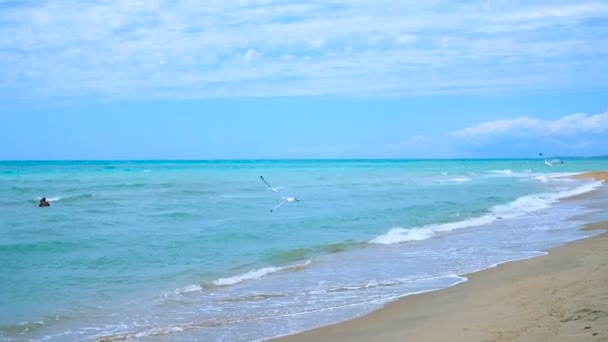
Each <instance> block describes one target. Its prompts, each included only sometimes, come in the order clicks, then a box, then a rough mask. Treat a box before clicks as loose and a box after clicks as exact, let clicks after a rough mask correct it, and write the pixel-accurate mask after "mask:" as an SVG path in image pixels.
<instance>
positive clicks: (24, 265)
mask: <svg viewBox="0 0 608 342" xmlns="http://www.w3.org/2000/svg"><path fill="white" fill-rule="evenodd" d="M592 170H608V158H566V159H564V163H563V164H558V163H556V164H554V165H553V166H548V165H546V164H545V163H544V162H543V160H538V159H500V160H293V161H291V160H285V161H274V160H269V161H265V160H260V161H257V160H256V161H52V162H44V161H40V162H16V161H15V162H0V267H1V272H0V340H3V341H96V340H103V341H116V340H145V341H259V340H264V339H268V338H271V337H276V336H281V335H285V334H289V333H293V332H297V331H303V330H307V329H312V328H314V327H318V326H322V325H327V324H331V323H335V322H338V321H342V320H345V319H349V318H353V317H356V316H359V315H362V314H365V313H367V312H369V311H372V310H375V309H378V308H380V307H381V306H382V305H383V304H384V303H386V302H388V301H391V300H395V299H397V298H399V297H402V296H405V295H408V294H412V293H418V292H424V291H429V290H433V289H440V288H445V287H448V286H452V285H454V284H457V283H459V282H462V281H466V279H465V278H463V277H462V276H461V275H463V274H466V273H469V272H472V271H476V270H480V269H485V268H488V267H492V266H494V265H497V264H499V263H503V262H506V261H509V260H517V259H523V258H530V257H534V256H538V255H541V254H543V252H542V251H543V250H546V249H547V248H550V247H554V246H559V245H562V244H564V243H566V242H568V241H572V240H575V239H580V238H583V237H586V236H589V235H590V234H593V233H591V232H585V231H582V230H581V229H580V228H581V227H582V225H584V224H585V223H587V222H590V221H594V220H604V219H607V218H608V217H606V213H605V210H600V207H601V206H598V205H597V201H598V199H597V198H599V200H603V199H605V198H606V197H605V196H595V195H594V194H605V193H606V191H607V189H606V187H605V185H603V183H601V182H597V181H592V180H588V179H587V180H575V179H572V178H569V177H563V176H568V175H572V174H575V173H579V172H584V171H592ZM260 176H264V178H265V179H266V180H267V181H268V182H269V183H270V184H271V185H272V186H277V187H278V186H283V187H284V188H283V189H281V190H279V191H278V192H276V193H275V192H273V191H270V190H268V189H267V187H266V185H265V184H264V183H263V182H262V181H261V179H260ZM579 194H586V195H585V196H576V195H579ZM283 196H294V197H296V198H298V199H299V202H287V203H284V204H283V205H281V206H280V207H278V208H277V210H276V211H274V212H271V211H270V209H272V208H273V207H274V206H275V205H276V204H277V203H279V201H280V200H281V198H282V197H283ZM573 196H575V197H574V199H569V200H564V199H567V198H570V197H573ZM594 196H595V197H597V198H596V199H593V197H594ZM41 197H46V198H47V199H49V200H50V201H51V207H47V208H39V207H38V206H37V203H38V200H39V198H41ZM594 201H596V202H594ZM603 207H604V208H605V205H604V206H603Z"/></svg>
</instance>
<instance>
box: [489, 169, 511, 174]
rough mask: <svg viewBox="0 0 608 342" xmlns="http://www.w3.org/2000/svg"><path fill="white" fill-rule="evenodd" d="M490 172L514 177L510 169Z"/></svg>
mask: <svg viewBox="0 0 608 342" xmlns="http://www.w3.org/2000/svg"><path fill="white" fill-rule="evenodd" d="M490 172H492V173H498V174H500V175H512V174H513V170H509V169H506V170H492V171H490Z"/></svg>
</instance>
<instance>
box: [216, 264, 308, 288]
mask: <svg viewBox="0 0 608 342" xmlns="http://www.w3.org/2000/svg"><path fill="white" fill-rule="evenodd" d="M311 262H312V261H311V260H306V261H304V262H302V263H298V264H293V265H288V266H282V267H264V268H260V269H257V270H253V271H249V272H246V273H243V274H240V275H236V276H233V277H228V278H220V279H216V280H214V281H212V282H210V284H211V285H215V286H229V285H234V284H238V283H241V282H244V281H248V280H255V279H260V278H262V277H264V276H267V275H269V274H273V273H277V272H281V271H289V270H296V269H299V268H302V267H306V266H308V265H310V264H311Z"/></svg>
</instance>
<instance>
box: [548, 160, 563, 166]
mask: <svg viewBox="0 0 608 342" xmlns="http://www.w3.org/2000/svg"><path fill="white" fill-rule="evenodd" d="M555 163H559V164H563V163H564V162H563V161H562V160H559V159H551V160H547V159H545V164H546V165H547V166H553V164H555Z"/></svg>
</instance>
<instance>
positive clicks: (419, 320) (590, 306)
mask: <svg viewBox="0 0 608 342" xmlns="http://www.w3.org/2000/svg"><path fill="white" fill-rule="evenodd" d="M576 177H591V178H595V179H598V180H600V179H601V180H608V172H593V173H587V174H582V175H577V176H576ZM586 229H602V230H606V229H608V222H600V223H596V224H592V225H589V226H587V227H586ZM466 277H467V278H468V279H469V281H467V282H465V283H461V284H459V285H457V286H454V287H451V288H448V289H445V290H440V291H434V292H427V293H423V294H419V295H413V296H408V297H405V298H402V299H400V300H398V301H396V302H393V303H389V304H387V305H386V306H385V307H384V308H383V309H381V310H378V311H375V312H372V313H370V314H368V315H366V316H363V317H360V318H356V319H353V320H350V321H346V322H343V323H339V324H335V325H331V326H327V327H323V328H319V329H316V330H311V331H308V332H304V333H300V334H296V335H291V336H286V337H283V338H279V339H278V341H281V342H299V341H315V342H325V341H332V342H333V341H399V342H401V341H416V342H417V341H420V342H426V341H451V342H459V341H470V342H477V341H480V342H489V341H521V342H524V341H526V342H527V341H530V342H531V341H534V342H536V341H554V342H561V341H582V342H586V341H608V234H605V233H604V234H601V235H598V236H595V237H592V238H588V239H583V240H578V241H575V242H572V243H569V244H567V245H565V246H562V247H558V248H555V249H552V250H550V251H549V254H547V255H544V256H541V257H537V258H532V259H528V260H522V261H514V262H509V263H506V264H502V265H499V266H497V267H494V268H491V269H488V270H484V271H481V272H476V273H473V274H469V275H466Z"/></svg>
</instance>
